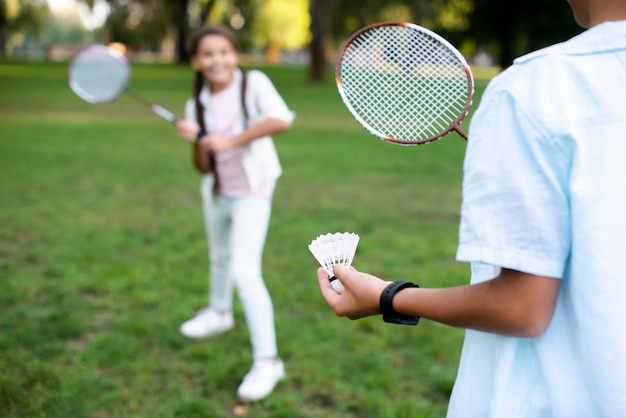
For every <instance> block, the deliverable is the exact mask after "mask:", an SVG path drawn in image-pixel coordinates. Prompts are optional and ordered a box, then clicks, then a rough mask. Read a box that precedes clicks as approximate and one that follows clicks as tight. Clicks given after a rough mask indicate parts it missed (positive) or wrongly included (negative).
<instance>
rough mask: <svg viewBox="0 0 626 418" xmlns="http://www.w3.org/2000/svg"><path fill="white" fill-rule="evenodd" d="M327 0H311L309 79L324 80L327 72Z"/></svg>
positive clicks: (314, 80)
mask: <svg viewBox="0 0 626 418" xmlns="http://www.w3.org/2000/svg"><path fill="white" fill-rule="evenodd" d="M327 10H328V2H327V0H311V11H310V13H311V29H310V31H311V43H310V45H309V55H310V63H309V80H311V81H313V82H320V81H323V80H324V78H325V73H326V51H325V49H326V36H327V34H328V19H327V16H328V12H327Z"/></svg>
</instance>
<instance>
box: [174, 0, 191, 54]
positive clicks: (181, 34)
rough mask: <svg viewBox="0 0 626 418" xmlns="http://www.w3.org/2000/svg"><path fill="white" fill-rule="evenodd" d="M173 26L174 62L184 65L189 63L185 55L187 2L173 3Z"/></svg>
mask: <svg viewBox="0 0 626 418" xmlns="http://www.w3.org/2000/svg"><path fill="white" fill-rule="evenodd" d="M174 4H175V6H174V24H175V25H176V62H177V63H179V64H186V63H187V62H189V54H187V18H188V16H187V8H188V6H189V0H179V1H177V2H174Z"/></svg>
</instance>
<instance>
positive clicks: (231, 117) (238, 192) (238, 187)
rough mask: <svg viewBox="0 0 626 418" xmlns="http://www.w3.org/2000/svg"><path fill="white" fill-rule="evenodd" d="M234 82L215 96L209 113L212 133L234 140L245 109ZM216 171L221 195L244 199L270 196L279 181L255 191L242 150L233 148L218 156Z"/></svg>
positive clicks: (210, 103)
mask: <svg viewBox="0 0 626 418" xmlns="http://www.w3.org/2000/svg"><path fill="white" fill-rule="evenodd" d="M233 86H234V83H231V84H230V85H229V86H228V87H226V88H225V89H224V90H222V91H220V92H217V93H213V94H211V101H210V102H209V112H210V114H211V120H212V121H213V123H212V126H211V134H212V135H219V136H223V137H226V138H231V137H233V136H234V135H236V134H237V132H235V126H236V124H237V118H238V115H239V113H240V112H242V109H241V100H240V98H239V97H237V96H238V95H237V94H236V91H235V89H234V88H233ZM215 168H216V171H217V178H218V182H219V183H218V190H219V193H220V194H221V195H224V196H229V197H242V196H248V195H261V196H266V195H270V194H271V193H272V192H273V190H274V186H275V182H274V181H273V182H270V183H267V184H263V185H261V187H259V188H258V189H257V190H251V188H250V184H249V183H248V179H247V177H246V172H245V170H244V167H243V162H242V158H241V147H236V148H231V149H229V150H227V151H224V152H220V153H217V154H216V155H215Z"/></svg>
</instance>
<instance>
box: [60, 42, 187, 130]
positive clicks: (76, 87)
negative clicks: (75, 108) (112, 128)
mask: <svg viewBox="0 0 626 418" xmlns="http://www.w3.org/2000/svg"><path fill="white" fill-rule="evenodd" d="M87 53H92V54H93V53H97V54H101V55H106V56H107V57H110V58H112V59H113V60H114V62H115V63H117V64H119V67H120V68H121V69H122V70H123V72H124V74H125V80H124V82H123V83H122V84H121V87H120V88H119V91H118V92H117V93H116V94H115V95H111V97H109V98H107V99H100V98H98V97H95V96H93V95H92V94H90V93H88V92H87V91H85V89H83V88H82V87H81V85H80V83H78V82H77V81H76V79H75V78H73V77H72V68H74V65H75V63H76V61H77V60H78V59H79V58H81V57H82V56H83V55H84V54H87ZM131 73H132V69H131V65H130V62H129V61H128V59H127V58H126V56H125V55H124V54H122V53H121V52H119V51H117V50H115V49H113V48H109V47H108V46H106V45H97V44H95V45H88V46H86V47H83V48H81V49H79V50H77V51H76V52H75V53H74V54H73V55H72V57H71V59H70V61H69V62H68V64H67V82H68V84H69V86H70V88H71V89H72V91H73V92H74V93H76V95H77V96H78V97H80V98H81V99H83V100H84V101H86V102H87V103H91V104H103V103H110V102H112V101H114V100H115V99H117V98H119V97H120V96H121V95H122V94H123V93H127V94H128V95H129V96H130V97H132V98H133V99H134V100H135V101H137V102H139V103H141V104H142V105H144V106H146V107H147V108H149V109H150V110H152V111H153V112H154V113H155V114H156V115H158V116H160V117H161V118H163V119H165V120H167V121H168V122H171V123H176V122H177V121H178V118H177V117H176V115H174V114H173V113H172V112H170V111H169V110H167V109H165V108H164V107H162V106H159V105H158V104H156V103H153V102H151V101H149V100H147V99H146V98H145V97H143V96H141V95H140V94H139V93H137V92H135V91H134V90H132V89H131V88H130V79H131Z"/></svg>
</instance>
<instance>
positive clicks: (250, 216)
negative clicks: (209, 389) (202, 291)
mask: <svg viewBox="0 0 626 418" xmlns="http://www.w3.org/2000/svg"><path fill="white" fill-rule="evenodd" d="M202 195H203V203H204V205H203V208H204V220H205V226H206V232H207V237H208V242H209V261H210V264H209V273H210V280H209V282H210V291H209V306H211V307H212V308H213V309H216V310H220V311H229V312H231V311H232V305H233V290H234V288H235V287H236V289H237V294H238V295H239V298H240V299H241V302H242V304H243V308H244V313H245V317H246V322H247V324H248V331H249V333H250V339H251V344H252V354H253V357H254V358H255V359H257V358H264V357H275V356H277V348H276V330H275V328H274V311H273V306H272V300H271V298H270V295H269V292H268V291H267V287H266V286H265V282H264V281H263V276H262V274H261V257H262V254H263V247H264V245H265V237H266V235H267V229H268V226H269V221H270V213H271V206H272V197H271V196H246V197H238V198H230V197H225V196H219V195H213V193H210V192H208V191H207V190H203V193H202Z"/></svg>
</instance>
